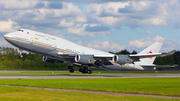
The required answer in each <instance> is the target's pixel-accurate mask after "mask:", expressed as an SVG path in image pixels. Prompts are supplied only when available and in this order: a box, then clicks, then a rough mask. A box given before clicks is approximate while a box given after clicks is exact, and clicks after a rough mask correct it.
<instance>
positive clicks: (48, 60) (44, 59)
mask: <svg viewBox="0 0 180 101" xmlns="http://www.w3.org/2000/svg"><path fill="white" fill-rule="evenodd" d="M43 61H44V62H49V63H64V61H60V60H56V59H53V58H50V57H48V56H43Z"/></svg>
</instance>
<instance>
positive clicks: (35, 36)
mask: <svg viewBox="0 0 180 101" xmlns="http://www.w3.org/2000/svg"><path fill="white" fill-rule="evenodd" d="M4 38H5V39H6V40H7V41H8V42H10V43H11V44H13V45H14V46H16V47H19V48H21V49H24V50H27V51H30V52H34V53H38V54H42V55H47V56H50V57H53V58H55V59H58V60H61V61H68V60H67V59H64V58H63V57H62V56H61V55H64V54H85V55H93V56H95V55H101V56H103V55H104V56H113V54H110V53H108V52H104V51H100V50H96V49H92V48H88V47H84V46H81V45H78V44H75V43H73V42H70V41H68V40H65V39H63V38H59V37H56V36H52V35H49V34H44V33H40V32H36V31H32V30H28V29H21V30H20V31H16V32H12V33H8V34H6V35H4ZM111 62H112V61H111ZM112 64H113V65H107V66H106V67H105V69H110V70H111V69H112V70H143V68H142V67H141V66H140V65H138V66H136V64H125V65H119V64H117V63H114V62H112Z"/></svg>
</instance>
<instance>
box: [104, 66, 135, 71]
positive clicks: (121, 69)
mask: <svg viewBox="0 0 180 101" xmlns="http://www.w3.org/2000/svg"><path fill="white" fill-rule="evenodd" d="M105 68H106V69H109V70H118V71H130V70H132V69H130V68H127V67H123V66H119V65H106V67H105Z"/></svg>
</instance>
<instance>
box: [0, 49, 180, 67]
mask: <svg viewBox="0 0 180 101" xmlns="http://www.w3.org/2000/svg"><path fill="white" fill-rule="evenodd" d="M110 53H112V54H117V55H122V54H125V55H126V54H137V52H136V51H133V52H131V53H130V52H129V51H127V50H126V49H125V50H121V51H120V52H116V53H114V52H110ZM154 63H155V64H158V65H173V64H178V65H180V51H177V52H175V53H174V54H173V55H172V56H166V57H158V58H156V60H155V62H154ZM67 67H68V63H47V62H43V61H42V55H38V54H26V53H23V58H19V53H18V50H17V49H13V48H8V47H0V70H67Z"/></svg>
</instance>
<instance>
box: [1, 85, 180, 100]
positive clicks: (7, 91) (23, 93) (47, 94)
mask: <svg viewBox="0 0 180 101" xmlns="http://www.w3.org/2000/svg"><path fill="white" fill-rule="evenodd" d="M85 100H87V101H117V100H120V101H152V100H153V101H179V99H167V98H151V97H136V96H122V95H112V94H93V93H81V92H66V91H47V90H42V89H40V90H39V89H27V88H19V87H5V86H0V101H85Z"/></svg>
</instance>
